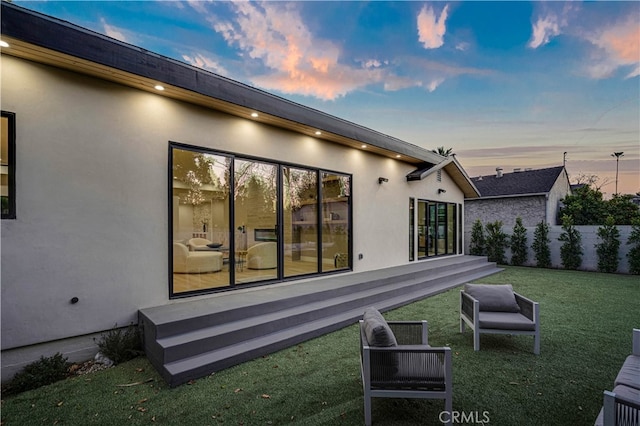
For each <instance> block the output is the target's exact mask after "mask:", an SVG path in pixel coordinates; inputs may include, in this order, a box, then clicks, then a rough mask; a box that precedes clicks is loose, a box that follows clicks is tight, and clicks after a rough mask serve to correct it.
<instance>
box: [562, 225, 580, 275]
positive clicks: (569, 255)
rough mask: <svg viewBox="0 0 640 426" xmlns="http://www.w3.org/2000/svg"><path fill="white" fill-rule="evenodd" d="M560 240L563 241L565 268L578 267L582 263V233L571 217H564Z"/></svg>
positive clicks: (563, 262) (563, 263)
mask: <svg viewBox="0 0 640 426" xmlns="http://www.w3.org/2000/svg"><path fill="white" fill-rule="evenodd" d="M558 240H559V241H562V242H563V244H562V246H561V247H560V258H561V259H562V266H564V268H565V269H578V268H579V267H580V265H582V254H583V251H582V246H581V244H582V235H580V231H578V230H577V229H576V227H575V226H574V225H573V219H572V218H571V217H569V216H563V217H562V233H561V234H560V236H559V237H558Z"/></svg>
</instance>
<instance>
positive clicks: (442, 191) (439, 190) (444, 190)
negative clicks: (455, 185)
mask: <svg viewBox="0 0 640 426" xmlns="http://www.w3.org/2000/svg"><path fill="white" fill-rule="evenodd" d="M445 192H447V190H446V189H442V188H438V194H444V193H445Z"/></svg>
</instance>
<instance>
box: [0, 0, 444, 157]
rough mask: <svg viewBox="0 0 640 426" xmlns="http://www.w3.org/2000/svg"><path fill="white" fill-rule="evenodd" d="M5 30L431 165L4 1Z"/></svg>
mask: <svg viewBox="0 0 640 426" xmlns="http://www.w3.org/2000/svg"><path fill="white" fill-rule="evenodd" d="M1 3H2V10H1V15H2V23H1V28H2V34H3V35H4V36H8V37H12V38H15V39H18V40H22V41H24V42H27V43H30V44H32V45H35V46H39V47H42V48H46V49H50V50H53V51H56V52H61V53H64V54H67V55H70V56H73V57H76V58H79V59H83V60H86V61H90V62H94V63H96V64H100V65H103V66H107V67H110V68H114V69H117V70H120V71H124V72H127V73H131V74H134V75H138V76H141V77H145V78H149V79H153V80H156V81H158V82H162V83H165V84H170V85H172V86H175V87H177V88H181V89H184V90H188V91H192V92H195V93H198V94H200V95H204V96H208V97H211V98H215V99H219V100H222V101H224V102H228V103H231V104H234V105H238V106H241V107H246V108H251V109H253V110H256V111H258V112H264V113H266V114H269V115H272V116H275V117H279V118H282V119H284V120H288V121H291V122H294V123H299V124H302V125H306V126H310V127H314V128H318V129H321V130H323V131H326V132H331V133H333V134H336V135H340V136H343V137H346V138H349V139H352V140H355V141H361V142H363V143H366V144H367V145H371V146H374V147H379V148H382V149H386V150H389V151H393V152H397V153H398V154H401V155H402V156H406V157H411V158H416V159H418V160H422V161H424V162H428V163H437V162H439V161H441V159H440V157H439V156H438V155H436V154H434V153H433V152H431V151H430V150H427V149H424V148H421V147H419V146H417V145H413V144H410V143H408V142H404V141H402V140H400V139H396V138H394V137H391V136H388V135H385V134H383V133H380V132H376V131H374V130H371V129H368V128H366V127H363V126H360V125H358V124H355V123H351V122H349V121H346V120H343V119H340V118H337V117H335V116H332V115H329V114H326V113H323V112H321V111H318V110H315V109H313V108H309V107H306V106H304V105H300V104H297V103H295V102H292V101H289V100H286V99H284V98H281V97H278V96H275V95H273V94H271V93H267V92H265V91H262V90H259V89H256V88H254V87H250V86H247V85H245V84H242V83H240V82H237V81H234V80H231V79H228V78H225V77H222V76H219V75H217V74H214V73H211V72H209V71H206V70H202V69H200V68H196V67H194V66H191V65H188V64H185V63H183V62H180V61H177V60H174V59H170V58H167V57H164V56H161V55H158V54H155V53H152V52H149V51H147V50H145V49H142V48H140V47H136V46H133V45H130V44H127V43H123V42H121V41H118V40H115V39H112V38H110V37H107V36H104V35H101V34H98V33H95V32H93V31H90V30H87V29H85V28H82V27H79V26H77V25H74V24H71V23H69V22H65V21H62V20H60V19H56V18H53V17H50V16H47V15H44V14H41V13H38V12H34V11H31V10H28V9H25V8H22V7H19V6H16V5H15V4H11V3H7V2H5V1H2V2H1Z"/></svg>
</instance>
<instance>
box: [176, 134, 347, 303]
mask: <svg viewBox="0 0 640 426" xmlns="http://www.w3.org/2000/svg"><path fill="white" fill-rule="evenodd" d="M170 173H171V177H170V182H171V183H170V198H171V202H170V217H171V222H172V225H171V230H170V240H171V244H170V250H169V257H170V265H171V267H170V276H171V281H170V295H171V296H172V297H180V296H184V295H187V294H188V293H194V294H195V293H198V294H199V293H204V292H211V291H216V290H218V289H220V288H225V287H226V288H229V287H235V286H244V285H247V284H256V283H266V282H274V281H282V280H285V279H291V278H295V277H300V276H305V275H314V274H315V275H317V274H321V273H326V272H332V271H339V270H349V269H350V268H351V262H352V260H351V176H350V175H346V174H339V173H335V172H327V171H323V170H319V169H313V168H305V167H303V166H292V165H287V164H279V163H277V162H275V161H267V160H259V159H249V158H246V157H239V156H234V155H233V154H230V153H216V152H212V151H209V150H205V149H200V148H196V147H189V146H186V145H182V144H173V143H172V144H171V145H170Z"/></svg>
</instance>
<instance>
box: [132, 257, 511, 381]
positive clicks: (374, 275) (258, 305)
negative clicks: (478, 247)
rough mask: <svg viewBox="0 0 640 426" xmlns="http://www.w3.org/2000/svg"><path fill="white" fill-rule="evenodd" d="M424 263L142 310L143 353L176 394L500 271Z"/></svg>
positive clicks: (474, 264)
mask: <svg viewBox="0 0 640 426" xmlns="http://www.w3.org/2000/svg"><path fill="white" fill-rule="evenodd" d="M428 263H432V262H421V263H418V264H412V265H407V266H405V267H399V268H387V269H385V270H380V271H368V272H364V273H352V274H342V275H336V276H331V277H323V278H322V279H317V280H308V281H306V282H296V283H290V284H289V285H287V286H279V287H275V286H265V288H264V291H263V289H260V290H258V291H252V292H245V294H238V295H236V294H232V293H237V292H229V294H226V293H225V294H224V295H223V296H222V297H218V298H216V297H212V298H211V300H199V301H193V302H187V303H184V304H179V305H180V306H178V308H179V309H178V308H176V306H173V305H168V306H163V307H158V308H151V309H147V310H141V312H140V322H141V324H142V325H143V328H144V338H145V350H146V352H147V356H148V358H149V360H150V361H151V362H152V364H153V365H154V366H155V367H156V368H157V369H158V370H159V371H160V373H161V374H162V376H163V377H164V379H165V380H166V381H167V382H168V383H169V384H170V385H171V386H177V385H179V384H182V383H185V382H187V381H189V380H192V379H196V378H198V377H203V376H205V375H208V374H211V373H212V372H214V371H219V370H221V369H224V368H227V367H230V366H232V365H236V364H239V363H242V362H245V361H248V360H251V359H254V358H256V357H259V356H263V355H265V354H268V353H273V352H275V351H278V350H281V349H284V348H286V347H289V346H291V345H295V344H297V343H300V342H303V341H305V340H308V339H311V338H314V337H318V336H321V335H323V334H326V333H328V332H331V331H335V330H338V329H340V328H342V327H344V326H346V325H349V324H352V323H354V322H356V321H357V320H358V319H360V318H361V316H362V312H363V311H364V309H365V308H366V307H368V306H375V307H376V308H378V309H379V310H381V311H386V310H389V309H393V308H396V307H399V306H403V305H406V304H408V303H411V302H413V301H416V300H420V299H423V298H425V297H428V296H430V295H433V294H437V293H439V292H442V291H446V290H448V289H450V288H453V287H456V286H458V285H460V284H463V283H465V282H469V281H473V280H475V279H479V278H481V277H484V276H487V275H491V274H493V273H496V272H499V271H500V269H498V268H497V267H496V265H495V264H493V263H489V262H487V261H486V258H478V257H475V256H457V257H451V258H445V259H438V261H434V262H433V264H432V265H428ZM416 265H419V266H416ZM247 296H249V297H247ZM214 299H216V300H214ZM189 312H190V314H189ZM159 330H161V331H159Z"/></svg>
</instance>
